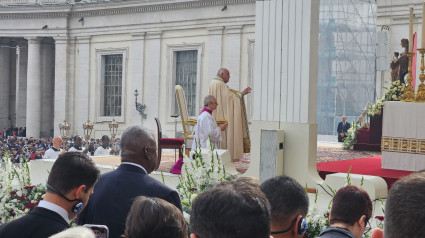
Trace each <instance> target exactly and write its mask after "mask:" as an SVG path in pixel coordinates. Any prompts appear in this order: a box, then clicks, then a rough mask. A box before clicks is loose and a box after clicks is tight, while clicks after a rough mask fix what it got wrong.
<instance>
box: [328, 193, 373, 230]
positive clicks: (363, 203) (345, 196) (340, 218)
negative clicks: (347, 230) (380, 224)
mask: <svg viewBox="0 0 425 238" xmlns="http://www.w3.org/2000/svg"><path fill="white" fill-rule="evenodd" d="M363 215H365V216H366V220H365V222H366V223H367V221H369V219H370V217H371V216H372V201H370V198H369V195H368V194H367V192H366V191H365V190H363V189H361V188H358V187H356V186H351V185H349V186H345V187H343V188H340V189H339V190H338V192H337V193H336V194H335V196H334V197H333V201H332V209H331V214H330V216H331V220H330V223H331V224H333V223H335V222H342V223H344V224H347V225H350V226H351V225H353V224H354V223H355V222H356V221H358V220H359V219H360V218H361V217H362V216H363Z"/></svg>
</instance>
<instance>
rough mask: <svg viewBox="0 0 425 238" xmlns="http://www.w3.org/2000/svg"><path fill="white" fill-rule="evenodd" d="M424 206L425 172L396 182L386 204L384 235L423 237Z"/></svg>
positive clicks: (386, 236) (424, 229)
mask: <svg viewBox="0 0 425 238" xmlns="http://www.w3.org/2000/svg"><path fill="white" fill-rule="evenodd" d="M424 207H425V173H424V172H420V173H414V174H411V175H409V176H407V177H404V178H402V179H400V180H398V181H397V182H395V183H394V185H393V186H392V187H391V189H390V192H389V194H388V198H387V201H386V204H385V223H384V237H385V238H393V237H422V236H423V235H424V233H425V226H424V224H425V214H424Z"/></svg>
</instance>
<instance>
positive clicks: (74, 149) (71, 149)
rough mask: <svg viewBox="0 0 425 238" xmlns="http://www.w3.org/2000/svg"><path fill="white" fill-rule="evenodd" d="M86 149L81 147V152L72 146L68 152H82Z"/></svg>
mask: <svg viewBox="0 0 425 238" xmlns="http://www.w3.org/2000/svg"><path fill="white" fill-rule="evenodd" d="M85 149H86V148H84V147H81V150H77V148H75V147H74V146H73V147H71V148H69V150H68V152H83V151H84V150H85Z"/></svg>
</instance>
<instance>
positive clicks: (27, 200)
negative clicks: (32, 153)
mask: <svg viewBox="0 0 425 238" xmlns="http://www.w3.org/2000/svg"><path fill="white" fill-rule="evenodd" d="M0 171H1V172H0V188H1V190H0V202H1V204H0V224H4V223H7V222H10V221H13V220H15V219H17V218H19V217H22V216H24V215H25V214H27V213H28V212H29V211H31V210H32V209H33V208H34V207H35V206H37V204H38V203H39V201H40V200H41V199H43V197H44V194H45V192H46V187H45V186H44V185H41V184H39V185H37V186H35V185H31V177H30V167H29V163H28V162H27V161H26V160H25V159H24V160H23V161H22V162H21V163H20V164H19V165H14V164H13V163H12V162H11V161H10V159H9V156H8V154H7V153H6V160H5V162H4V166H2V167H1V169H0Z"/></svg>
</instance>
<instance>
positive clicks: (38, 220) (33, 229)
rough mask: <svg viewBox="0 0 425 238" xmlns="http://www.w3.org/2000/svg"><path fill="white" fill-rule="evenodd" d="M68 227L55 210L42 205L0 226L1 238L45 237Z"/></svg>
mask: <svg viewBox="0 0 425 238" xmlns="http://www.w3.org/2000/svg"><path fill="white" fill-rule="evenodd" d="M67 228H69V224H68V223H67V222H66V221H65V220H64V219H63V218H62V217H61V216H60V215H59V214H57V213H56V212H54V211H51V210H48V209H46V208H42V207H36V208H34V209H33V210H32V211H31V212H30V213H28V214H27V215H25V216H23V217H21V218H19V219H16V220H14V221H11V222H9V223H6V224H4V225H2V226H1V227H0V237H1V238H16V237H19V238H47V237H49V236H52V235H54V234H56V233H59V232H61V231H63V230H65V229H67Z"/></svg>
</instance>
